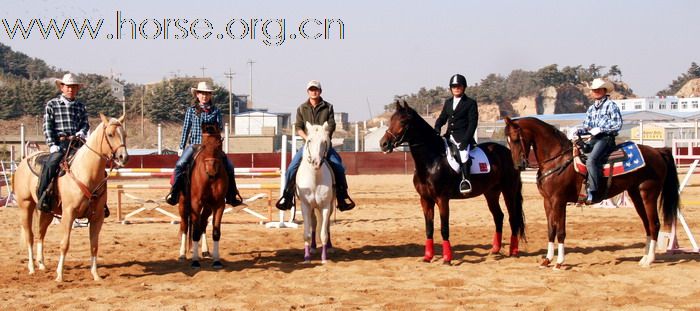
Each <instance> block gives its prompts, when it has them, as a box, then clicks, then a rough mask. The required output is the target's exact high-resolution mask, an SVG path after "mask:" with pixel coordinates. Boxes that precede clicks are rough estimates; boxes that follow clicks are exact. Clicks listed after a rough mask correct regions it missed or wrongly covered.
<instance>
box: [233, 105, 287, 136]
mask: <svg viewBox="0 0 700 311" xmlns="http://www.w3.org/2000/svg"><path fill="white" fill-rule="evenodd" d="M284 119H285V116H284V115H280V114H277V113H269V112H263V111H250V112H244V113H241V114H237V115H236V118H235V120H234V123H235V124H236V125H235V135H257V136H263V135H264V136H272V135H277V134H279V133H280V131H281V130H282V128H283V127H284Z"/></svg>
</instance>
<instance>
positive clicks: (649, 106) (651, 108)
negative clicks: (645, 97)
mask: <svg viewBox="0 0 700 311" xmlns="http://www.w3.org/2000/svg"><path fill="white" fill-rule="evenodd" d="M647 109H648V110H654V102H649V103H648V104H647Z"/></svg>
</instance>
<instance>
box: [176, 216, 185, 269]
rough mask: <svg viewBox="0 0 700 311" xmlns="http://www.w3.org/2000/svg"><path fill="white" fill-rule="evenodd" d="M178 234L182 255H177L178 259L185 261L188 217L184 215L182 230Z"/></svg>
mask: <svg viewBox="0 0 700 311" xmlns="http://www.w3.org/2000/svg"><path fill="white" fill-rule="evenodd" d="M178 235H179V236H180V255H179V256H178V257H177V260H178V261H185V259H187V256H185V252H186V248H187V219H186V218H185V217H183V216H182V215H181V216H180V230H179V232H178Z"/></svg>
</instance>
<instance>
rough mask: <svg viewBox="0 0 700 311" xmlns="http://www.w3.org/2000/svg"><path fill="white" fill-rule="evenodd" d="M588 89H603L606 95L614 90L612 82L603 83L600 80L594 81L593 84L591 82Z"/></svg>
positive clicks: (603, 81)
mask: <svg viewBox="0 0 700 311" xmlns="http://www.w3.org/2000/svg"><path fill="white" fill-rule="evenodd" d="M590 88H591V90H597V89H605V90H606V91H607V92H608V93H610V92H612V91H613V90H614V89H615V87H614V86H613V84H612V82H610V81H605V80H603V79H601V78H596V79H594V80H593V82H591V86H590Z"/></svg>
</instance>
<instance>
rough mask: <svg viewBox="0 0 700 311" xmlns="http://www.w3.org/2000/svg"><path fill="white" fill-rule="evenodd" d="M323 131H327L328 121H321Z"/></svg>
mask: <svg viewBox="0 0 700 311" xmlns="http://www.w3.org/2000/svg"><path fill="white" fill-rule="evenodd" d="M323 131H324V132H328V121H326V122H323Z"/></svg>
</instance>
